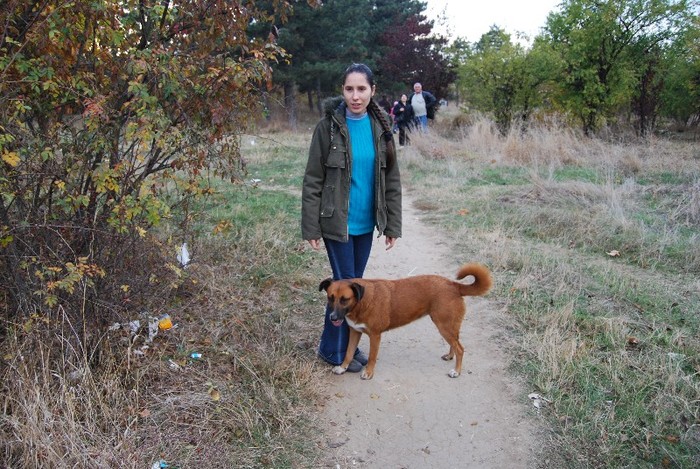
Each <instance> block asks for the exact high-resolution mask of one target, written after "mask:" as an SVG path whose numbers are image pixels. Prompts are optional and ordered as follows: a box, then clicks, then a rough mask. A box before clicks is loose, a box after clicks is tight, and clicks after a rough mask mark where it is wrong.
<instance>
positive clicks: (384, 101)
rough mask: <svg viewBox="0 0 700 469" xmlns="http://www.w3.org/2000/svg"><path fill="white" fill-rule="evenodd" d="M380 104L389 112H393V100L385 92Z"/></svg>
mask: <svg viewBox="0 0 700 469" xmlns="http://www.w3.org/2000/svg"><path fill="white" fill-rule="evenodd" d="M379 105H380V106H381V108H382V109H384V111H386V113H387V114H389V113H390V112H391V107H392V106H391V101H389V98H387V96H386V95H385V94H383V95H382V99H380V100H379Z"/></svg>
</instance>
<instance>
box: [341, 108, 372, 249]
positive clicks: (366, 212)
mask: <svg viewBox="0 0 700 469" xmlns="http://www.w3.org/2000/svg"><path fill="white" fill-rule="evenodd" d="M345 117H346V122H347V125H348V132H349V133H350V148H351V149H352V176H351V179H350V207H349V209H348V234H350V235H353V236H357V235H363V234H367V233H370V232H371V231H372V230H374V225H375V220H374V158H375V151H374V141H373V137H372V125H371V122H370V120H369V115H368V114H367V113H365V114H364V115H362V116H360V117H356V116H354V115H352V114H350V113H347V114H346V116H345Z"/></svg>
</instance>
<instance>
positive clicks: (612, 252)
mask: <svg viewBox="0 0 700 469" xmlns="http://www.w3.org/2000/svg"><path fill="white" fill-rule="evenodd" d="M607 254H608V256H610V257H620V251H617V250H615V249H613V250H612V251H610V252H608V253H607Z"/></svg>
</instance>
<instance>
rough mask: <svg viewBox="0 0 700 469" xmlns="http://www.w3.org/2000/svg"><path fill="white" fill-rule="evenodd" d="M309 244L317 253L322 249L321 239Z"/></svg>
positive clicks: (310, 241) (312, 240) (311, 241)
mask: <svg viewBox="0 0 700 469" xmlns="http://www.w3.org/2000/svg"><path fill="white" fill-rule="evenodd" d="M309 244H310V245H311V247H312V248H313V249H314V250H315V251H318V250H319V249H321V240H320V239H310V240H309Z"/></svg>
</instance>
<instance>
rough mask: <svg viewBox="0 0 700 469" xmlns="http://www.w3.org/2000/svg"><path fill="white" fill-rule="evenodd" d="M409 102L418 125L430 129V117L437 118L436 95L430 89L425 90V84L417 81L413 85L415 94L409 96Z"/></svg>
mask: <svg viewBox="0 0 700 469" xmlns="http://www.w3.org/2000/svg"><path fill="white" fill-rule="evenodd" d="M408 103H409V104H410V105H411V108H412V109H413V116H414V119H415V121H416V127H417V128H419V129H421V130H428V118H430V119H434V118H435V105H436V104H437V99H436V98H435V96H433V94H432V93H430V92H428V91H423V85H421V84H420V83H416V84H415V85H413V95H412V96H411V97H410V98H409V100H408Z"/></svg>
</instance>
